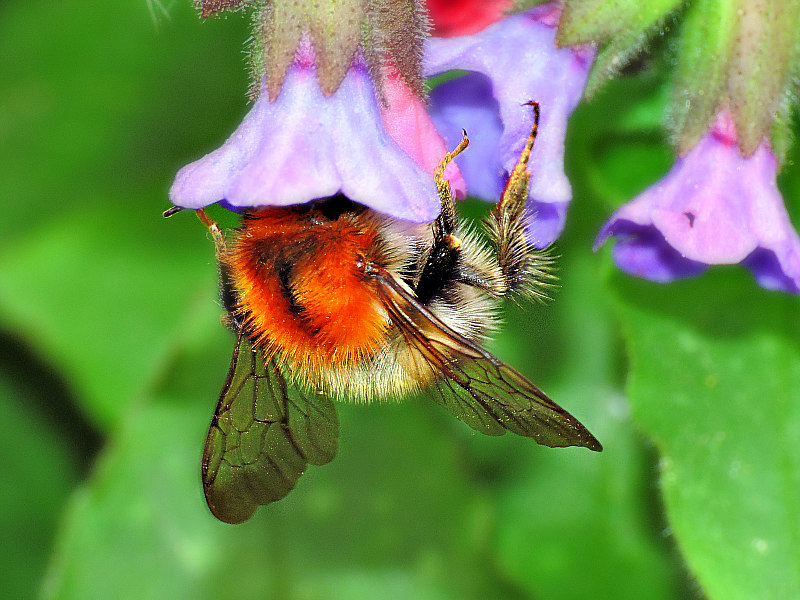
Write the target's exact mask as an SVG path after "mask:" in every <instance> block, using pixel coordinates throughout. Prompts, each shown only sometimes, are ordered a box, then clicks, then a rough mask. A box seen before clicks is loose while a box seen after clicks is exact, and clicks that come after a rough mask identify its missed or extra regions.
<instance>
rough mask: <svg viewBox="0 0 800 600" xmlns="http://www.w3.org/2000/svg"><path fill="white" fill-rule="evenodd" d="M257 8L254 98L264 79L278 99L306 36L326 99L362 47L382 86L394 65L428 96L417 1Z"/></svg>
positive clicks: (345, 0)
mask: <svg viewBox="0 0 800 600" xmlns="http://www.w3.org/2000/svg"><path fill="white" fill-rule="evenodd" d="M258 5H259V6H258V10H256V12H255V15H254V25H253V30H254V33H253V39H252V43H251V52H250V55H251V63H252V66H253V73H254V81H253V87H252V89H251V96H253V97H255V96H257V95H258V94H259V93H260V91H261V82H262V79H264V80H265V83H266V88H267V90H268V92H269V96H270V98H271V99H274V98H276V97H277V95H278V94H279V93H280V89H281V86H282V85H283V79H284V77H286V72H287V71H288V69H289V66H290V65H291V63H292V60H293V59H294V55H295V50H296V49H297V44H298V43H299V42H300V39H301V37H302V35H303V34H304V33H308V34H309V35H310V37H311V43H312V45H313V46H314V52H315V54H316V61H317V64H316V67H317V77H318V79H319V84H320V87H321V88H322V91H323V93H325V94H326V95H330V94H333V93H334V92H335V91H336V89H337V88H338V87H339V84H340V83H341V82H342V80H343V79H344V77H345V75H346V74H347V70H348V69H349V68H350V65H351V64H352V63H353V58H354V56H355V55H356V52H357V51H358V50H359V47H360V48H361V50H362V51H363V52H364V56H365V58H366V60H367V61H368V63H369V66H370V72H371V74H372V76H373V79H374V80H375V81H376V83H377V85H378V87H380V78H381V75H382V67H383V66H384V65H385V64H387V63H391V64H392V65H393V66H394V67H396V68H397V71H398V72H399V74H400V76H401V77H402V79H403V80H404V81H405V83H406V84H408V86H409V87H410V88H411V90H412V91H413V92H414V93H415V94H416V95H417V96H419V97H422V96H423V94H424V80H423V78H422V47H423V43H424V41H425V38H426V37H427V28H428V17H427V11H426V9H425V7H424V5H422V4H420V3H418V2H415V1H414V0H375V1H373V2H370V3H365V2H363V1H362V0H332V1H330V2H326V3H320V2H317V1H315V0H267V1H264V0H261V1H260V2H258Z"/></svg>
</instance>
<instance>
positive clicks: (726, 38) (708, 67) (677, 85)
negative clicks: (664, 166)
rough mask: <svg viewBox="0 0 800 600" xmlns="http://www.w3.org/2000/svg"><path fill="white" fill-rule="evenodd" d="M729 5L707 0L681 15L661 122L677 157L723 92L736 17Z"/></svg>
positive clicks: (698, 133) (708, 117)
mask: <svg viewBox="0 0 800 600" xmlns="http://www.w3.org/2000/svg"><path fill="white" fill-rule="evenodd" d="M731 6H732V4H731V3H730V2H729V0H706V1H705V2H702V3H699V2H698V3H693V4H691V5H690V6H689V7H688V8H687V10H686V12H685V14H684V18H683V23H682V25H681V35H680V39H679V40H678V42H677V44H678V47H677V61H676V67H675V70H674V72H673V78H672V93H671V100H670V104H669V106H668V109H667V123H666V125H667V129H668V131H669V133H670V136H671V139H672V144H673V146H674V147H675V148H676V149H677V152H678V154H679V155H680V156H683V155H684V154H686V153H687V152H688V151H689V150H691V149H692V147H693V146H694V145H695V144H696V143H697V142H698V140H700V138H701V137H702V136H703V134H704V133H705V132H706V131H707V130H708V128H709V127H710V126H711V124H712V122H713V120H714V117H715V115H716V114H717V111H718V110H719V106H720V104H721V103H722V101H723V98H724V94H725V93H726V91H727V74H728V69H729V65H730V59H731V51H732V47H731V35H732V34H731V31H732V29H733V26H734V23H735V18H736V10H735V8H731Z"/></svg>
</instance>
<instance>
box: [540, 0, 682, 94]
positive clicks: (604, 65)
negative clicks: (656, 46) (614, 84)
mask: <svg viewBox="0 0 800 600" xmlns="http://www.w3.org/2000/svg"><path fill="white" fill-rule="evenodd" d="M681 3H682V0H652V1H649V2H644V3H639V2H629V1H626V0H612V1H610V2H609V1H605V0H571V1H570V0H568V1H567V3H566V6H565V7H564V12H563V13H562V15H561V20H560V21H559V27H558V33H557V34H556V44H557V45H558V46H562V47H563V46H574V45H577V44H588V43H594V44H597V45H599V46H600V50H599V51H598V54H597V57H596V59H595V62H594V64H593V66H592V70H591V72H590V74H589V79H588V81H587V84H586V91H585V96H586V97H587V98H590V97H591V96H592V95H593V94H594V93H595V92H596V91H597V90H598V89H599V88H600V86H601V85H602V84H603V83H604V82H605V81H607V80H608V79H611V78H613V77H616V76H617V75H618V74H619V72H620V70H621V69H622V68H624V67H625V65H627V64H628V62H629V61H630V60H631V59H632V58H633V57H634V56H636V55H637V54H639V53H640V52H641V51H642V49H643V47H644V46H645V44H646V43H647V42H648V40H650V38H652V37H653V36H655V35H656V34H659V33H661V34H663V33H664V23H665V21H666V20H667V19H668V18H669V16H670V15H671V14H672V13H673V11H674V10H675V9H676V8H677V7H678V6H679V5H680V4H681Z"/></svg>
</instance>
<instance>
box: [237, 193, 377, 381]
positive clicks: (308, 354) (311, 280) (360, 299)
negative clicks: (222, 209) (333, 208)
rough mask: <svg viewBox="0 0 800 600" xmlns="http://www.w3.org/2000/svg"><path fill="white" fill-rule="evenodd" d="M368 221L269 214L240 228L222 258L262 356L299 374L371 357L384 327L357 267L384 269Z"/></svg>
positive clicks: (294, 212) (347, 215)
mask: <svg viewBox="0 0 800 600" xmlns="http://www.w3.org/2000/svg"><path fill="white" fill-rule="evenodd" d="M380 248H381V244H380V232H379V230H378V227H377V225H376V224H375V222H374V221H373V220H372V219H370V218H369V216H368V215H367V214H366V213H364V212H363V211H362V212H358V211H345V212H342V213H341V214H339V215H337V216H334V217H331V216H326V215H325V214H324V213H323V212H322V211H321V210H317V209H310V210H308V209H306V210H298V209H297V208H296V207H287V208H275V207H272V208H268V209H263V210H261V211H259V212H257V213H254V214H252V215H248V216H247V217H246V218H245V220H244V221H243V227H242V229H241V230H240V233H239V235H238V237H237V238H236V239H235V240H234V243H233V245H232V248H231V251H230V254H229V256H228V260H227V262H228V266H229V268H230V271H231V280H232V282H233V285H234V287H235V288H236V290H237V292H238V295H239V306H238V313H239V314H240V316H241V317H242V318H243V320H244V323H245V327H246V328H247V329H248V330H249V332H250V334H251V337H252V338H253V340H254V341H255V342H256V344H258V345H259V346H260V347H262V348H263V349H264V351H265V353H266V354H267V355H277V356H278V357H280V359H281V360H288V361H289V362H290V363H291V364H292V365H293V366H294V367H295V368H297V369H298V370H299V371H300V372H303V371H304V370H319V369H323V368H326V367H330V366H347V365H352V364H354V363H356V362H358V361H359V360H361V359H363V358H364V357H366V356H369V355H371V354H373V353H374V352H375V351H376V349H377V348H378V346H379V344H380V342H381V341H382V340H383V339H384V338H385V335H386V331H387V329H388V327H389V322H388V319H387V316H386V315H385V312H384V310H383V309H382V306H381V303H380V301H379V298H378V297H377V294H376V290H375V289H374V284H373V283H372V282H369V281H367V280H366V279H364V277H363V274H362V272H361V271H360V270H359V269H358V266H357V265H358V263H359V261H364V260H368V261H371V262H376V263H380V262H382V257H381V256H380V253H381V250H380Z"/></svg>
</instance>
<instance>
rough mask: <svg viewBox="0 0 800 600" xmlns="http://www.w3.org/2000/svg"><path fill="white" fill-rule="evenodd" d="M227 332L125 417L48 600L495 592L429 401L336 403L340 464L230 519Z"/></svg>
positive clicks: (59, 558)
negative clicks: (219, 462)
mask: <svg viewBox="0 0 800 600" xmlns="http://www.w3.org/2000/svg"><path fill="white" fill-rule="evenodd" d="M215 327H217V328H218V329H219V332H220V339H219V340H214V341H215V343H214V344H208V342H207V341H203V340H200V339H198V340H197V341H196V343H195V344H194V345H193V348H192V350H191V351H190V352H189V353H187V354H185V355H184V356H183V357H182V358H181V360H179V361H178V362H176V363H174V364H173V365H172V369H170V373H171V376H170V377H168V378H166V379H165V381H164V386H163V388H162V389H161V391H160V392H159V394H158V397H157V398H156V399H155V400H154V402H152V403H147V404H146V405H140V406H134V407H132V408H131V409H130V410H129V411H128V413H127V415H126V418H125V419H124V420H123V424H122V426H121V428H120V429H119V430H118V431H117V432H116V434H115V435H114V438H113V440H112V442H111V443H110V445H109V446H108V447H107V448H106V450H105V451H104V453H103V456H102V457H101V460H100V461H99V463H98V465H97V468H96V470H95V472H94V473H93V475H92V477H91V478H90V480H89V481H88V482H87V484H86V485H85V486H83V487H82V488H81V489H80V490H79V491H78V493H77V494H76V495H75V497H74V498H73V501H72V502H71V505H70V508H69V511H68V513H67V515H66V519H65V521H64V523H63V526H62V529H61V531H60V534H59V539H58V544H57V547H56V555H55V559H54V561H53V563H52V564H51V569H50V572H49V575H48V578H47V580H46V585H45V590H46V593H45V597H46V598H59V599H70V598H80V599H86V598H108V597H114V598H121V599H125V598H135V599H137V600H139V599H143V600H144V599H148V598H154V599H155V598H164V597H165V596H169V597H171V598H187V599H192V600H196V599H203V598H214V599H219V598H237V599H246V598H264V597H304V598H360V597H364V598H374V597H375V596H376V595H383V596H385V597H392V595H394V597H397V598H405V597H409V594H410V595H411V596H410V597H415V598H416V597H420V598H484V597H487V595H489V594H491V593H492V590H494V589H496V587H497V582H496V580H494V579H493V574H492V572H491V571H490V570H487V569H485V568H483V566H482V563H481V560H482V557H483V556H484V555H487V554H489V551H488V550H487V549H486V548H485V545H484V546H481V544H485V540H481V539H480V538H478V537H476V534H475V527H474V525H473V523H474V522H475V520H476V514H479V511H477V510H476V502H477V501H479V500H480V497H476V496H475V495H474V494H472V493H471V486H470V485H469V482H468V481H467V480H466V479H465V474H464V472H463V470H462V469H461V468H460V457H459V455H458V454H457V453H456V452H455V451H454V448H453V446H452V444H451V443H450V440H449V439H448V438H447V436H446V435H442V432H441V431H440V430H438V429H437V427H436V419H431V418H430V415H429V414H428V413H429V411H439V409H438V408H436V407H434V406H433V405H432V403H431V404H430V405H420V404H416V403H409V404H405V405H397V406H391V405H382V406H380V405H376V406H351V405H339V408H340V413H341V421H342V432H343V433H342V436H341V448H340V452H339V456H338V457H337V459H336V460H335V461H334V462H333V463H331V464H330V465H328V466H325V467H317V468H314V469H311V470H309V472H308V473H307V474H306V475H305V477H303V478H302V479H301V481H300V483H299V484H298V487H297V489H296V490H294V491H293V492H292V494H290V495H289V496H288V497H287V498H286V499H285V500H282V501H281V502H278V503H275V504H273V505H271V506H269V507H267V508H264V509H262V510H261V511H260V512H259V513H258V514H257V515H256V516H255V517H254V518H253V519H252V520H251V521H249V522H248V523H246V524H243V525H238V526H229V525H225V524H223V523H220V522H219V521H217V520H216V519H215V518H214V517H213V516H212V515H211V513H210V512H209V511H208V509H207V507H206V505H205V501H204V499H203V495H202V486H201V485H200V477H199V474H200V456H201V451H202V445H203V439H204V436H205V432H206V430H207V426H208V422H209V420H210V417H211V412H212V409H213V406H214V404H215V401H216V395H217V393H218V390H219V387H220V385H221V382H222V380H223V379H224V375H225V371H226V369H227V358H228V357H227V356H226V355H227V353H228V352H229V351H230V348H231V347H232V344H233V340H232V338H231V337H230V335H229V334H227V333H226V332H224V331H222V328H221V327H220V326H219V325H218V324H216V325H215ZM214 365H216V367H214ZM462 427H463V426H462ZM98 574H102V575H100V576H99V575H98ZM387 593H388V594H390V595H389V596H386V594H387Z"/></svg>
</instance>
